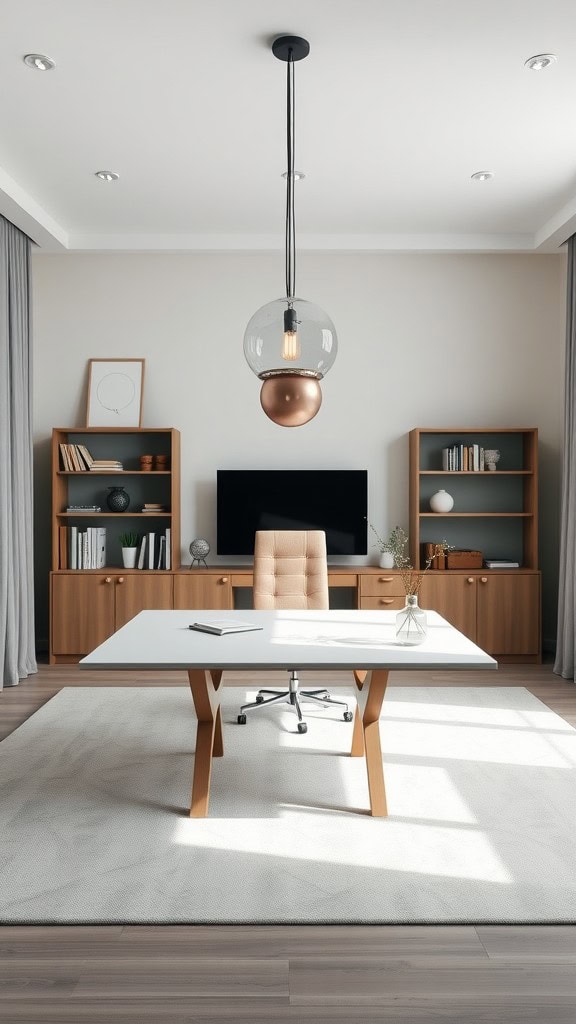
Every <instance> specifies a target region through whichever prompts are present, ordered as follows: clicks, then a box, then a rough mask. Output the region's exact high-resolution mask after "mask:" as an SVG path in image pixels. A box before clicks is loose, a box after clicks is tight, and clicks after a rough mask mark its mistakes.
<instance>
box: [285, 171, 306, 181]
mask: <svg viewBox="0 0 576 1024" xmlns="http://www.w3.org/2000/svg"><path fill="white" fill-rule="evenodd" d="M282 177H283V178H287V177H288V171H284V172H283V173H282ZM305 177H306V175H305V174H303V173H302V171H294V181H302V179H303V178H305Z"/></svg>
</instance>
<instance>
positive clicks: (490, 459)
mask: <svg viewBox="0 0 576 1024" xmlns="http://www.w3.org/2000/svg"><path fill="white" fill-rule="evenodd" d="M497 462H500V452H499V451H498V449H497V448H485V449H484V464H485V466H487V467H488V469H489V470H491V471H492V472H494V471H495V469H496V463H497Z"/></svg>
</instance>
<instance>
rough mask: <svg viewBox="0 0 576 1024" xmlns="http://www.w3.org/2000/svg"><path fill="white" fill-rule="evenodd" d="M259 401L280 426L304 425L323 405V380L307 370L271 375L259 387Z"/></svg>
mask: <svg viewBox="0 0 576 1024" xmlns="http://www.w3.org/2000/svg"><path fill="white" fill-rule="evenodd" d="M260 404H261V406H262V408H263V409H264V412H265V413H266V415H267V416H268V418H269V419H271V420H272V421H273V422H274V423H277V424H278V426H279V427H301V426H302V425H303V424H304V423H308V422H309V421H310V420H312V419H314V417H315V415H316V413H317V412H318V410H319V408H320V406H321V405H322V391H321V390H320V383H319V381H318V380H317V378H316V377H314V376H308V375H307V374H306V375H304V374H300V373H282V374H273V375H270V376H269V377H267V378H266V379H265V380H264V382H263V384H262V388H261V389H260Z"/></svg>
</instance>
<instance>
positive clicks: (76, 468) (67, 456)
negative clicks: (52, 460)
mask: <svg viewBox="0 0 576 1024" xmlns="http://www.w3.org/2000/svg"><path fill="white" fill-rule="evenodd" d="M60 458H61V460H62V468H63V469H64V470H65V471H66V472H67V473H85V472H86V470H91V471H92V472H93V473H118V472H121V471H122V470H123V469H124V467H123V465H122V463H121V462H119V461H118V459H93V458H92V456H91V454H90V452H89V451H88V449H87V448H86V446H85V445H83V444H61V445H60Z"/></svg>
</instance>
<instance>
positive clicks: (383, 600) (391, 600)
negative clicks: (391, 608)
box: [380, 597, 394, 604]
mask: <svg viewBox="0 0 576 1024" xmlns="http://www.w3.org/2000/svg"><path fill="white" fill-rule="evenodd" d="M380 604H394V598H393V597H381V598H380Z"/></svg>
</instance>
